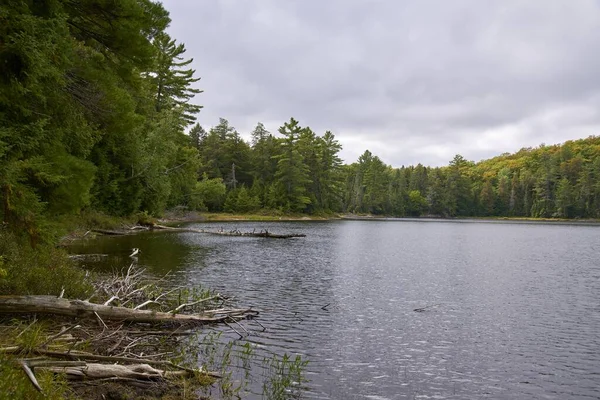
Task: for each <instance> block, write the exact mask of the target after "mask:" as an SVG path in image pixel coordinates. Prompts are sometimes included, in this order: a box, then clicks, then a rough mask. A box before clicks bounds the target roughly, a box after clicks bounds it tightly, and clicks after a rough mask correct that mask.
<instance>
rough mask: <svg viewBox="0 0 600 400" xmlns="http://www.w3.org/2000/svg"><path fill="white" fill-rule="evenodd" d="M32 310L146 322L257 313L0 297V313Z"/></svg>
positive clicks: (240, 316) (219, 319)
mask: <svg viewBox="0 0 600 400" xmlns="http://www.w3.org/2000/svg"><path fill="white" fill-rule="evenodd" d="M6 313H17V314H22V313H35V314H54V315H63V316H68V317H91V318H93V317H99V318H101V319H103V320H113V321H128V322H149V323H163V322H171V323H173V322H175V323H196V324H205V323H217V322H223V321H225V320H227V319H229V318H235V319H247V318H252V317H254V316H256V315H258V311H255V310H251V309H221V310H212V311H211V310H209V311H203V312H202V313H201V314H178V313H168V312H161V311H152V310H139V309H138V310H135V309H132V308H126V307H114V306H109V305H103V304H96V303H90V302H88V301H85V300H69V299H64V298H58V297H55V296H35V295H33V296H0V314H6Z"/></svg>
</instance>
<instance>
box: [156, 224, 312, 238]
mask: <svg viewBox="0 0 600 400" xmlns="http://www.w3.org/2000/svg"><path fill="white" fill-rule="evenodd" d="M151 229H158V230H169V231H175V232H195V233H208V234H210V235H221V236H244V237H261V238H269V239H290V238H301V237H306V235H305V234H304V233H288V234H276V233H270V232H269V231H268V230H267V229H261V230H260V232H256V231H255V230H254V231H252V232H242V231H239V230H237V229H233V230H231V231H224V230H223V229H221V230H218V231H214V230H207V229H194V228H173V227H170V226H164V225H154V226H153V227H152V228H151Z"/></svg>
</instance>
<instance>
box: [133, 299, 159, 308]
mask: <svg viewBox="0 0 600 400" xmlns="http://www.w3.org/2000/svg"><path fill="white" fill-rule="evenodd" d="M152 303H154V304H160V303H158V302H156V301H154V300H146V301H145V302H143V303H142V304H140V305H139V306H135V307H134V308H133V309H134V310H139V309H140V308H144V307H146V306H147V305H148V304H152Z"/></svg>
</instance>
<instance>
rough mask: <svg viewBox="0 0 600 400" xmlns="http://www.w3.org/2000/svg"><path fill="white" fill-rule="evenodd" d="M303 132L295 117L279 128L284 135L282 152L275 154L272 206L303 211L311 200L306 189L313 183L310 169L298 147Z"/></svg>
mask: <svg viewBox="0 0 600 400" xmlns="http://www.w3.org/2000/svg"><path fill="white" fill-rule="evenodd" d="M301 132H302V128H301V127H300V125H298V121H296V120H295V119H294V118H290V121H289V122H286V123H285V124H284V125H283V126H282V127H280V128H279V133H280V134H282V135H283V136H284V139H283V141H282V142H281V149H282V153H281V154H280V155H277V156H275V158H276V159H277V171H276V173H275V182H274V186H273V185H272V186H273V187H272V188H271V189H270V190H271V193H272V196H271V204H272V206H275V207H278V208H282V209H284V210H287V211H294V212H299V211H303V210H304V209H305V208H306V206H307V205H308V204H310V202H311V201H310V198H309V196H308V192H307V190H306V186H307V185H308V184H310V183H311V179H310V177H309V169H308V167H307V166H306V164H305V163H304V160H303V158H302V155H301V154H300V152H299V151H298V148H297V142H298V138H299V136H300V133H301Z"/></svg>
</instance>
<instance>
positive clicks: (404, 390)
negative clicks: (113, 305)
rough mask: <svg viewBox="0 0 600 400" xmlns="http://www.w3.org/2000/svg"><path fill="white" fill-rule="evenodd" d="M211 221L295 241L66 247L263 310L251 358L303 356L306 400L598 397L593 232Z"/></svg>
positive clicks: (598, 304)
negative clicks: (134, 255)
mask: <svg viewBox="0 0 600 400" xmlns="http://www.w3.org/2000/svg"><path fill="white" fill-rule="evenodd" d="M197 226H198V227H206V224H197ZM221 226H222V227H224V229H229V228H237V229H240V230H246V229H248V230H252V229H255V228H256V229H262V228H268V229H269V231H270V232H274V233H275V232H278V233H284V232H285V233H288V232H290V233H306V234H307V237H306V238H302V239H291V240H265V239H260V238H235V237H220V236H209V235H204V234H195V233H159V234H152V235H148V234H142V235H139V236H132V237H120V238H102V239H100V240H98V241H94V242H90V243H87V244H80V245H78V247H77V248H74V249H73V250H74V252H88V253H108V254H112V255H117V256H120V258H119V257H116V256H115V258H114V260H115V263H116V262H117V261H118V260H123V259H124V258H126V257H127V255H128V254H129V253H128V252H129V251H130V249H131V248H133V247H138V248H140V249H141V250H142V253H141V255H140V259H139V261H140V264H143V265H146V266H147V267H148V268H149V269H150V270H152V271H153V272H155V273H157V274H164V273H166V272H167V271H174V272H175V275H174V276H175V279H177V280H179V281H180V282H185V283H186V284H189V285H202V286H205V287H211V288H214V289H216V290H218V291H220V292H222V293H225V294H228V295H232V296H235V297H236V299H237V301H238V303H239V304H240V305H250V306H253V307H255V308H258V309H260V310H262V314H261V318H260V321H261V323H262V324H263V325H264V326H265V327H266V328H267V329H266V331H264V332H263V331H262V328H261V327H260V326H258V325H252V324H249V325H248V327H247V328H248V329H249V330H250V332H251V335H250V337H249V338H248V340H249V341H250V342H252V343H253V344H254V345H255V346H256V347H257V348H258V349H261V351H264V352H273V353H278V354H283V353H284V352H287V353H292V354H302V355H304V356H306V357H308V359H310V361H311V362H310V364H309V367H308V369H309V374H308V378H309V379H310V380H311V382H310V384H309V390H308V392H307V393H306V397H308V398H333V399H354V398H356V399H402V398H407V399H413V398H456V399H465V398H494V399H497V398H506V399H513V398H550V399H552V398H556V399H565V398H600V389H599V387H600V350H599V349H600V333H599V332H600V279H599V278H600V261H599V260H598V258H597V254H598V253H599V250H600V240H599V239H600V235H599V232H600V231H599V230H598V229H599V228H598V227H596V226H574V225H547V224H508V223H483V222H476V223H448V222H443V223H442V222H431V221H428V222H421V221H402V222H387V221H386V222H380V221H336V222H294V223H250V222H242V223H219V224H218V225H215V224H213V225H212V226H211V227H214V228H217V227H221ZM121 262H122V261H121ZM105 268H106V267H105ZM425 306H432V307H429V308H427V309H426V310H425V311H423V312H415V311H414V309H415V308H420V307H425ZM231 337H232V338H235V337H236V335H235V334H232V335H231Z"/></svg>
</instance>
